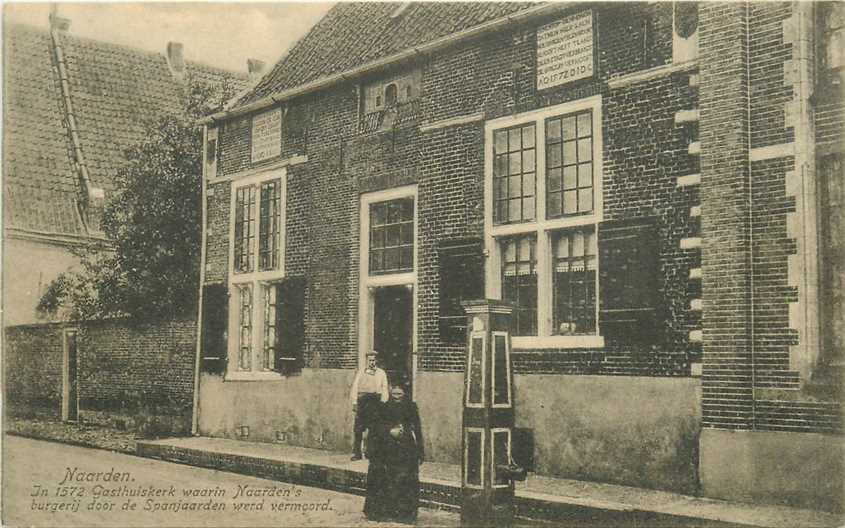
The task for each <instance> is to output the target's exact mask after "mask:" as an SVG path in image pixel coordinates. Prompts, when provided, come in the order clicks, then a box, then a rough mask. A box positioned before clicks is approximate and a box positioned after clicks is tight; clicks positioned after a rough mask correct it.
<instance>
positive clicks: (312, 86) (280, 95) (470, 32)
mask: <svg viewBox="0 0 845 528" xmlns="http://www.w3.org/2000/svg"><path fill="white" fill-rule="evenodd" d="M590 3H591V2H588V1H577V2H559V3H558V2H553V3H549V4H543V5H540V6H537V7H531V8H528V9H526V10H524V11H520V12H517V13H514V14H512V15H508V16H506V17H502V18H497V19H495V20H491V21H489V22H485V23H484V24H480V25H478V26H474V27H471V28H469V29H465V30H463V31H459V32H457V33H452V34H451V35H446V36H444V37H440V38H438V39H435V40H432V41H431V42H428V43H426V44H423V45H420V46H416V47H414V48H410V49H406V50H403V51H400V52H398V53H394V54H393V55H388V56H387V57H384V58H381V59H378V60H375V61H371V62H367V63H364V64H362V65H360V66H357V67H355V68H352V69H350V70H346V71H344V72H341V73H336V74H333V75H329V76H328V77H323V78H321V79H317V80H314V81H311V82H308V83H305V84H301V85H299V86H295V87H293V88H288V89H286V90H282V91H279V92H276V93H273V94H271V95H268V96H266V97H262V98H261V99H259V100H257V101H253V102H252V103H249V104H246V105H243V106H238V107H235V108H233V109H231V110H223V111H221V112H217V113H215V114H212V115H210V116H207V117H205V118H203V119H201V120H200V121H199V124H200V125H209V124H213V123H215V122H219V121H223V120H226V119H230V118H234V117H238V116H242V115H244V114H248V113H250V112H255V111H257V110H261V109H263V108H267V107H269V106H272V105H274V104H276V103H280V102H283V101H286V100H289V99H292V98H294V97H298V96H302V95H306V94H308V93H311V92H315V91H317V90H320V89H323V88H327V87H329V86H332V85H334V84H337V83H339V82H344V81H351V80H354V79H357V78H360V77H363V76H365V75H367V74H370V73H375V72H378V71H380V70H383V69H385V68H387V67H388V66H392V65H395V64H401V63H403V62H407V61H410V60H412V59H415V58H417V57H420V56H423V55H428V54H431V53H434V52H436V51H439V50H441V49H443V48H447V47H449V46H452V45H454V44H456V43H458V42H462V41H465V40H469V39H472V38H477V37H480V36H483V35H486V34H488V33H492V32H494V31H498V30H501V29H502V28H504V27H507V26H510V25H515V24H519V23H525V22H530V21H533V20H535V19H537V18H540V17H543V16H547V15H551V14H556V13H559V12H562V11H568V10H571V9H573V8H575V7H580V6H582V5H584V4H590Z"/></svg>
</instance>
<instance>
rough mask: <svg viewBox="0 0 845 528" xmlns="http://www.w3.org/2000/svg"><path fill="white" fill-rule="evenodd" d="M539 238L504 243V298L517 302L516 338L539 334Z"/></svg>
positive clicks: (509, 239) (516, 239)
mask: <svg viewBox="0 0 845 528" xmlns="http://www.w3.org/2000/svg"><path fill="white" fill-rule="evenodd" d="M535 245H536V237H535V236H534V235H524V236H518V237H512V238H506V239H504V240H502V242H501V251H502V299H503V300H505V301H510V302H512V303H514V305H515V308H514V316H513V319H512V321H513V325H514V326H513V329H512V332H513V335H518V336H527V335H537V260H536V256H535V255H536V252H535Z"/></svg>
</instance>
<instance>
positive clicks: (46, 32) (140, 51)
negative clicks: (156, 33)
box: [4, 22, 249, 79]
mask: <svg viewBox="0 0 845 528" xmlns="http://www.w3.org/2000/svg"><path fill="white" fill-rule="evenodd" d="M14 29H24V30H26V31H29V32H32V33H39V34H41V35H42V36H44V37H50V29H49V28H42V27H39V26H35V25H32V24H28V23H26V22H9V23H7V24H6V25H5V27H4V30H5V31H4V34H9V33H11V30H14ZM61 36H62V39H63V40H64V39H69V40H71V41H77V42H79V43H82V44H92V45H97V46H102V47H107V48H114V49H119V50H124V51H128V52H132V53H134V54H136V55H141V56H144V55H146V56H148V57H150V58H152V57H156V58H158V57H163V58H164V59H165V60H166V59H167V53H166V51H152V50H148V49H144V48H139V47H135V46H130V45H129V44H122V43H119V42H110V41H107V40H100V39H97V38H93V37H88V36H84V35H78V34H75V33H70V32H62V34H61ZM185 64H186V65H189V66H193V67H198V68H202V69H206V70H210V71H212V72H215V73H225V74H228V75H235V76H237V77H240V78H243V79H246V78H248V77H249V75H248V72H246V71H245V70H243V71H241V70H230V69H227V68H223V67H220V66H216V65H213V64H209V63H207V62H203V61H198V60H193V59H190V60H188V59H186V60H185Z"/></svg>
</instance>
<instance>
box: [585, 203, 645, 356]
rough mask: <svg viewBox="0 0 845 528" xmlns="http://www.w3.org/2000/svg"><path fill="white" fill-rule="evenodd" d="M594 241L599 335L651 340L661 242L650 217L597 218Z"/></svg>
mask: <svg viewBox="0 0 845 528" xmlns="http://www.w3.org/2000/svg"><path fill="white" fill-rule="evenodd" d="M598 244H599V270H600V275H599V289H600V293H599V302H600V308H599V325H600V327H601V333H602V335H606V336H609V337H613V336H615V337H618V338H620V339H623V340H627V341H639V342H642V341H648V342H653V341H655V334H656V333H657V330H658V326H657V322H658V313H657V312H658V299H659V298H660V291H659V288H660V275H659V273H660V260H659V247H660V246H659V240H658V233H657V229H656V226H655V222H654V220H653V219H645V220H638V221H624V222H623V221H608V222H602V223H601V224H600V225H599V234H598Z"/></svg>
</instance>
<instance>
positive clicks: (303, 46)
mask: <svg viewBox="0 0 845 528" xmlns="http://www.w3.org/2000/svg"><path fill="white" fill-rule="evenodd" d="M538 5H540V4H537V3H533V2H413V3H410V4H409V5H407V6H406V7H405V8H404V9H401V10H399V8H400V7H402V6H403V4H402V3H398V2H360V3H359V2H354V3H353V2H350V3H339V4H338V5H336V6H335V7H333V8H332V9H331V10H330V11H329V12H328V13H327V14H326V15H325V16H324V17H323V18H322V19H321V20H320V22H318V23H317V25H316V26H314V27H313V28H312V29H311V31H310V32H309V33H308V34H306V35H305V36H304V37H303V38H302V39H301V40H300V41H299V42H298V43H297V44H296V45H294V47H293V48H292V49H291V50H290V52H289V53H288V54H287V55H286V56H285V57H283V58H282V59H281V60H280V61H279V62H278V63H277V64H276V65H275V66H274V67H273V69H272V70H271V71H270V72H269V73H268V74H267V75H265V76H264V78H263V79H261V81H260V82H259V83H258V84H257V85H256V86H255V88H253V89H252V90H250V91H249V92H248V93H246V94H245V95H244V96H243V97H241V98H240V100H238V102H237V103H236V104H235V105H233V106H232V107H231V108H230V110H235V109H237V108H238V107H241V106H246V105H249V104H251V103H255V102H256V101H259V100H261V99H263V98H265V97H268V96H270V95H272V94H274V93H277V92H280V91H283V90H288V89H291V88H296V87H298V86H302V85H304V84H307V83H310V82H313V81H317V80H319V79H322V78H325V77H329V76H331V75H335V74H339V73H343V72H346V71H349V70H352V69H354V68H356V67H359V66H362V65H364V64H367V63H370V62H373V61H377V60H379V59H383V58H386V57H389V56H391V55H393V54H396V53H399V52H402V51H404V50H410V49H414V48H415V47H418V46H422V45H424V44H427V43H430V42H432V41H434V40H436V39H439V38H441V37H445V36H447V35H451V34H453V33H457V32H460V31H464V30H466V29H470V28H472V27H474V26H478V25H480V24H484V23H485V22H489V21H492V20H496V19H500V18H503V17H506V16H508V15H511V14H513V13H516V12H519V11H523V10H525V9H528V8H530V7H537V6H538ZM392 15H396V16H392Z"/></svg>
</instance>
